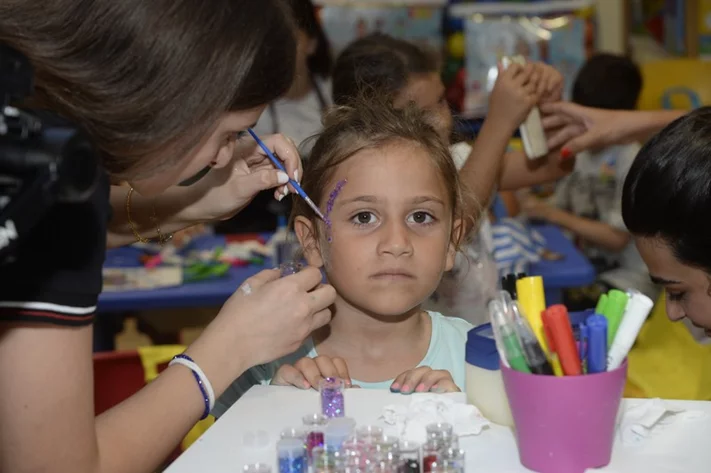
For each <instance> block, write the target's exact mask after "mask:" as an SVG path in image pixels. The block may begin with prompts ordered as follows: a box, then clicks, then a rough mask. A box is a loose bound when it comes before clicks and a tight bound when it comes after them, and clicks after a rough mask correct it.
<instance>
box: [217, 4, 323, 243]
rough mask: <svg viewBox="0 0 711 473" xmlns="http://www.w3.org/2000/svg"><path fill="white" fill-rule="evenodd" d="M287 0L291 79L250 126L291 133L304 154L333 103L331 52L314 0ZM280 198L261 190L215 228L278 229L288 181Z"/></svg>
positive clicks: (287, 202) (285, 208) (261, 131)
mask: <svg viewBox="0 0 711 473" xmlns="http://www.w3.org/2000/svg"><path fill="white" fill-rule="evenodd" d="M286 4H287V5H288V6H289V7H290V8H291V12H292V13H293V19H294V22H295V24H296V27H297V28H296V30H295V34H296V40H297V41H296V64H295V68H296V70H295V74H294V81H293V83H292V84H291V88H290V89H289V90H288V91H287V92H286V94H285V95H284V96H283V97H281V98H279V99H278V100H276V101H274V102H272V103H270V104H269V105H268V106H267V108H266V109H265V110H264V113H262V115H261V116H260V118H259V121H258V122H257V123H256V124H255V126H254V127H253V129H254V131H255V132H256V133H257V135H259V136H262V137H263V136H267V135H273V134H276V133H281V134H283V135H285V136H287V137H289V138H290V139H291V140H293V141H294V143H295V144H296V145H297V146H299V153H300V154H301V157H302V158H303V159H307V158H308V151H309V150H308V147H302V146H300V145H301V144H302V143H303V142H304V140H306V139H307V138H308V137H310V136H312V135H314V134H316V133H318V132H319V131H320V130H321V120H322V118H323V113H324V111H325V110H326V109H327V108H328V107H329V106H330V105H331V100H330V95H329V90H330V89H331V85H330V73H331V67H332V64H333V58H332V56H331V47H330V45H329V42H328V39H327V38H326V35H325V33H324V31H323V28H322V27H321V24H320V23H319V21H318V17H317V16H316V12H315V10H314V4H313V2H312V1H311V0H288V1H287V2H286ZM304 144H307V143H304ZM284 197H286V199H284ZM281 199H284V200H283V201H282V202H275V201H274V193H273V192H271V191H270V192H260V193H259V194H257V196H256V197H255V198H254V200H253V201H252V202H251V203H250V204H249V205H248V206H247V207H246V208H245V209H244V210H242V211H241V212H239V213H238V214H237V215H235V216H234V217H232V218H231V219H229V220H227V221H224V222H219V223H217V225H216V226H215V230H216V231H217V232H218V233H259V232H267V231H274V230H277V229H278V228H277V222H278V219H279V216H286V215H288V213H289V208H290V206H291V202H290V200H291V196H290V195H288V194H287V186H284V187H283V188H282V194H281ZM281 199H280V200H281Z"/></svg>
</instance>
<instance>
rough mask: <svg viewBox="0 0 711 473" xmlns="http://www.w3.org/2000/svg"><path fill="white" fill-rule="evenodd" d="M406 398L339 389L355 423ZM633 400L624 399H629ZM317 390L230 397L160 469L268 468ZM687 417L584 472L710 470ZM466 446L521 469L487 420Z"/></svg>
mask: <svg viewBox="0 0 711 473" xmlns="http://www.w3.org/2000/svg"><path fill="white" fill-rule="evenodd" d="M409 399H410V398H409V397H408V396H403V395H402V394H393V393H390V392H389V391H384V390H366V389H349V390H347V391H346V399H345V409H346V415H348V416H349V417H352V418H354V419H355V420H356V422H357V423H358V425H367V424H376V425H378V424H380V423H381V422H382V421H380V420H379V417H380V414H381V412H382V409H383V407H385V406H387V405H391V404H398V403H406V402H408V400H409ZM637 402H640V401H639V400H632V399H625V400H624V403H626V404H627V405H632V404H634V403H637ZM668 402H669V403H670V404H671V405H672V406H675V407H680V408H683V409H686V410H696V411H699V410H701V411H704V412H705V413H706V414H707V416H711V402H695V401H668ZM318 406H319V398H318V393H317V392H315V391H313V390H310V391H302V390H298V389H296V388H290V387H278V386H255V387H253V388H252V389H251V390H249V391H248V392H247V393H246V394H245V395H244V396H243V397H242V398H241V399H240V400H239V401H238V402H237V403H235V404H234V405H233V406H232V407H231V408H230V409H229V410H228V411H227V412H226V413H225V414H224V416H222V418H220V419H219V420H218V421H217V422H216V423H215V424H214V425H213V426H212V427H211V428H210V429H209V430H208V431H207V432H206V433H205V434H204V435H203V436H202V437H200V438H199V439H198V440H197V441H196V442H195V443H194V444H193V445H192V446H191V447H190V448H189V449H188V450H187V451H186V452H185V453H183V455H182V456H180V457H179V458H178V459H177V460H176V461H175V462H174V463H173V464H172V465H171V466H170V467H169V468H168V469H167V470H166V473H193V472H196V471H209V472H211V473H228V472H230V473H234V472H239V471H241V469H242V468H243V466H244V465H245V464H248V463H256V462H262V463H267V464H269V465H272V468H273V469H272V471H277V470H275V469H274V466H275V460H276V453H275V449H274V445H275V443H276V440H277V439H278V437H279V433H280V432H281V431H282V430H283V429H286V428H289V427H297V426H299V425H300V424H301V418H302V416H304V415H307V414H311V413H314V412H316V411H317V410H318ZM707 416H704V419H703V420H696V421H693V422H689V423H682V422H677V423H674V424H671V425H669V426H666V427H665V429H664V430H663V431H660V432H653V433H652V435H651V436H650V437H649V438H647V439H645V440H644V441H643V442H642V443H640V444H639V445H635V446H625V445H623V444H621V443H620V442H619V440H616V441H615V446H614V449H613V454H612V461H611V463H610V465H608V466H607V467H605V468H601V469H598V470H589V471H590V472H596V471H600V472H613V473H623V472H624V473H639V472H645V473H671V472H684V473H701V472H706V473H707V472H708V471H711V449H710V448H708V441H709V439H710V438H711V420H709V419H711V417H708V418H707ZM256 431H264V432H266V433H267V435H268V438H269V445H268V446H266V447H262V448H245V447H244V438H245V435H246V434H250V433H254V432H256ZM460 447H461V448H463V449H464V450H465V452H466V471H467V473H469V472H486V473H519V472H520V473H525V472H528V471H530V470H528V469H526V468H524V467H523V466H521V464H520V463H519V460H518V452H517V450H516V443H515V440H514V435H513V433H512V431H511V430H510V429H509V428H506V427H501V426H498V425H492V426H491V427H489V428H487V429H485V430H484V431H483V432H482V433H481V434H479V435H478V436H468V437H462V438H460Z"/></svg>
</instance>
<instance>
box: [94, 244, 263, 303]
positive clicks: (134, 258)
mask: <svg viewBox="0 0 711 473" xmlns="http://www.w3.org/2000/svg"><path fill="white" fill-rule="evenodd" d="M224 245H225V237H224V236H222V235H209V236H204V237H200V238H198V239H196V240H195V241H194V242H191V246H192V247H194V248H196V249H212V248H215V247H217V246H224ZM142 254H143V251H142V250H140V249H138V248H134V247H130V246H127V247H123V248H115V249H112V250H109V251H108V252H107V253H106V261H105V262H104V266H106V267H137V266H141V263H140V261H139V258H140V256H141V255H142ZM266 263H267V264H265V265H264V266H257V265H250V266H244V267H232V268H230V270H229V272H228V273H227V276H225V277H223V278H220V279H212V280H209V281H202V282H195V283H190V284H184V285H182V286H177V287H166V288H160V289H151V290H137V291H123V292H104V293H102V294H101V295H100V296H99V308H98V311H99V312H100V313H106V312H125V311H131V310H150V309H173V308H178V307H181V308H185V307H215V306H221V305H222V304H224V303H225V301H226V300H227V299H228V298H229V297H230V296H231V295H232V294H233V293H234V292H235V290H236V289H237V288H238V287H239V285H240V284H242V282H243V281H244V280H245V279H247V278H248V277H250V276H254V275H255V274H257V273H258V272H259V271H262V270H263V269H266V268H272V267H273V265H271V264H270V261H269V260H268V259H267V260H266Z"/></svg>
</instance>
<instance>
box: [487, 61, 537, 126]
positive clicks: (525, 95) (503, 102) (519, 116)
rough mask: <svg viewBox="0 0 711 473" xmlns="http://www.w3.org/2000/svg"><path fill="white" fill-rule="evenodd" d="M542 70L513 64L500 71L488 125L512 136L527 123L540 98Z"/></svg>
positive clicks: (492, 93)
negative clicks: (539, 89) (502, 129)
mask: <svg viewBox="0 0 711 473" xmlns="http://www.w3.org/2000/svg"><path fill="white" fill-rule="evenodd" d="M541 73H542V70H541V69H540V68H538V67H537V66H535V65H534V64H531V63H529V64H526V65H525V66H522V65H520V64H511V65H510V66H509V67H507V68H506V69H505V70H503V68H502V67H499V76H498V77H497V79H496V83H495V84H494V88H493V90H492V91H491V95H489V112H488V114H487V118H486V120H487V121H490V122H491V123H492V124H495V125H497V127H500V128H504V129H505V130H506V133H507V135H510V134H512V133H513V132H514V131H515V130H516V128H518V127H519V125H521V123H522V122H523V121H524V120H525V119H526V117H527V116H528V114H529V113H530V111H531V108H532V107H533V106H534V105H535V104H536V102H538V99H539V98H540V96H539V93H538V88H539V82H540V80H541Z"/></svg>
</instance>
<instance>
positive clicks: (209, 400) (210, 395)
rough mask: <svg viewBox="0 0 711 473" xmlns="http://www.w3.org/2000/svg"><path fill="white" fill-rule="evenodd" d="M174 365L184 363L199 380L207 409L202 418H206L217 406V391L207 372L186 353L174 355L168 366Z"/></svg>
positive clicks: (199, 386)
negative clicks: (214, 389) (206, 374)
mask: <svg viewBox="0 0 711 473" xmlns="http://www.w3.org/2000/svg"><path fill="white" fill-rule="evenodd" d="M172 365H183V366H185V367H186V368H188V369H189V370H190V371H191V372H192V374H193V377H194V378H195V381H197V384H198V388H200V394H202V398H203V400H204V401H205V411H204V412H203V414H202V417H201V418H200V420H202V419H206V418H207V416H208V415H210V412H211V411H212V409H213V408H214V407H215V391H213V389H212V384H210V381H209V380H208V379H207V376H205V372H204V371H203V370H202V369H200V367H199V366H198V365H197V363H195V362H194V361H193V359H192V358H190V357H189V356H188V355H186V354H184V353H183V354H180V355H176V356H175V357H173V359H172V360H170V363H168V366H172Z"/></svg>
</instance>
